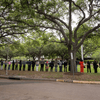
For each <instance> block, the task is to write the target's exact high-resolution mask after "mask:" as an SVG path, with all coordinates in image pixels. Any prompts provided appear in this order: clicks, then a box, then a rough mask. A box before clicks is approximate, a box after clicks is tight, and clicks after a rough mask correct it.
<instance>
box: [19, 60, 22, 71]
mask: <svg viewBox="0 0 100 100" xmlns="http://www.w3.org/2000/svg"><path fill="white" fill-rule="evenodd" d="M19 65H20V67H19V71H21V68H22V60H20V62H19Z"/></svg>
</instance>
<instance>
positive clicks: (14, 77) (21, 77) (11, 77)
mask: <svg viewBox="0 0 100 100" xmlns="http://www.w3.org/2000/svg"><path fill="white" fill-rule="evenodd" d="M0 78H4V79H13V80H37V81H55V82H67V83H80V84H100V81H78V80H66V79H33V78H27V77H26V76H6V75H0Z"/></svg>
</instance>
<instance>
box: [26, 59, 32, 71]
mask: <svg viewBox="0 0 100 100" xmlns="http://www.w3.org/2000/svg"><path fill="white" fill-rule="evenodd" d="M27 63H28V71H30V70H31V61H30V60H29V61H28V62H27Z"/></svg>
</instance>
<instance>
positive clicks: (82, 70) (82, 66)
mask: <svg viewBox="0 0 100 100" xmlns="http://www.w3.org/2000/svg"><path fill="white" fill-rule="evenodd" d="M79 64H80V72H81V73H84V65H83V64H84V62H83V60H80V62H79Z"/></svg>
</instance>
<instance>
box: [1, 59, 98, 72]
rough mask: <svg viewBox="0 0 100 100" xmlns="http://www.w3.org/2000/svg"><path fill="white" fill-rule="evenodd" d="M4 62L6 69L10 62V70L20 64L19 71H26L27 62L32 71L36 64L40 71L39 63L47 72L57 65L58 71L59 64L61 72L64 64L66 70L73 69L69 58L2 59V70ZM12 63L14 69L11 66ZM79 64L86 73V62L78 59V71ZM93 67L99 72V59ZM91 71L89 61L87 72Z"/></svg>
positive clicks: (41, 69) (16, 68)
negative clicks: (39, 59) (47, 59)
mask: <svg viewBox="0 0 100 100" xmlns="http://www.w3.org/2000/svg"><path fill="white" fill-rule="evenodd" d="M3 64H5V67H4V70H6V68H7V64H8V70H18V65H19V71H21V70H23V71H25V68H26V64H28V71H31V67H32V71H34V67H35V65H36V71H38V68H39V65H40V67H41V68H40V71H44V66H45V70H46V72H47V71H48V69H49V67H50V68H51V72H52V71H53V67H55V72H57V67H58V65H59V72H62V66H63V65H64V72H67V70H69V71H71V65H70V61H69V63H68V62H67V60H65V61H62V60H60V61H59V62H58V60H57V59H55V61H53V60H52V61H51V62H48V61H44V59H42V60H41V61H38V60H37V61H35V60H33V61H31V60H29V61H25V60H24V61H22V60H20V61H19V62H18V60H16V61H14V60H13V61H12V62H11V61H8V62H7V61H6V60H5V62H4V61H3V60H1V70H3ZM11 64H12V69H11V68H10V66H11ZM77 64H80V72H82V73H84V67H85V66H84V62H83V61H82V60H80V61H79V62H78V61H76V71H77ZM67 65H69V69H68V68H67ZM22 66H23V68H22ZM93 67H94V72H95V73H97V68H98V65H97V61H96V60H95V61H94V62H93ZM89 71H90V73H91V67H90V62H89V61H87V72H89Z"/></svg>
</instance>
